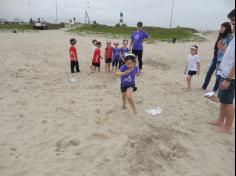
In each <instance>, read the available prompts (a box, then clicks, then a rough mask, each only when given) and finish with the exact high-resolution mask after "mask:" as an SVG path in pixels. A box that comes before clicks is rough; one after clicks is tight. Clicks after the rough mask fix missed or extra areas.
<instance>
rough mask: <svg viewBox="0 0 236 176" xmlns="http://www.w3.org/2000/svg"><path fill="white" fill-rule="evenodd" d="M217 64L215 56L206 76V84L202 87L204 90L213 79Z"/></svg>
mask: <svg viewBox="0 0 236 176" xmlns="http://www.w3.org/2000/svg"><path fill="white" fill-rule="evenodd" d="M216 64H217V59H216V57H214V58H213V60H212V62H211V66H210V68H209V70H208V72H207V74H206V78H205V81H204V84H203V86H202V89H204V90H206V89H207V87H208V85H209V83H210V81H211V77H212V75H213V73H214V71H215V70H216Z"/></svg>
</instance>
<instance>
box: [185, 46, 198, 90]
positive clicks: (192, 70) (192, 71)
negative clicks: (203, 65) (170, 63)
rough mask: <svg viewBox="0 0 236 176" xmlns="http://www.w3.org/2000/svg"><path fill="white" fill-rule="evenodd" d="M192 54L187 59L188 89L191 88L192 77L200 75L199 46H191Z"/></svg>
mask: <svg viewBox="0 0 236 176" xmlns="http://www.w3.org/2000/svg"><path fill="white" fill-rule="evenodd" d="M190 52H191V53H190V55H189V57H188V60H187V64H186V68H185V74H188V77H187V83H188V89H189V90H191V83H192V77H193V76H194V75H200V58H199V55H198V46H196V45H194V46H192V47H191V51H190Z"/></svg>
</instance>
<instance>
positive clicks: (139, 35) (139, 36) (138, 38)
mask: <svg viewBox="0 0 236 176" xmlns="http://www.w3.org/2000/svg"><path fill="white" fill-rule="evenodd" d="M148 37H149V35H148V34H147V33H146V32H145V31H143V30H142V31H135V32H133V34H132V36H131V38H132V40H133V50H141V51H142V50H143V40H144V39H147V38H148Z"/></svg>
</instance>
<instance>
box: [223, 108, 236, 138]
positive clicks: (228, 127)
mask: <svg viewBox="0 0 236 176" xmlns="http://www.w3.org/2000/svg"><path fill="white" fill-rule="evenodd" d="M234 115H235V114H234V105H232V104H229V105H226V124H225V127H224V128H223V131H222V132H224V133H229V134H231V133H232V126H233V121H234Z"/></svg>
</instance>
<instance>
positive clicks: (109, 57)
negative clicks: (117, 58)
mask: <svg viewBox="0 0 236 176" xmlns="http://www.w3.org/2000/svg"><path fill="white" fill-rule="evenodd" d="M105 63H106V72H111V63H112V46H111V42H110V41H107V47H106V49H105Z"/></svg>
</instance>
